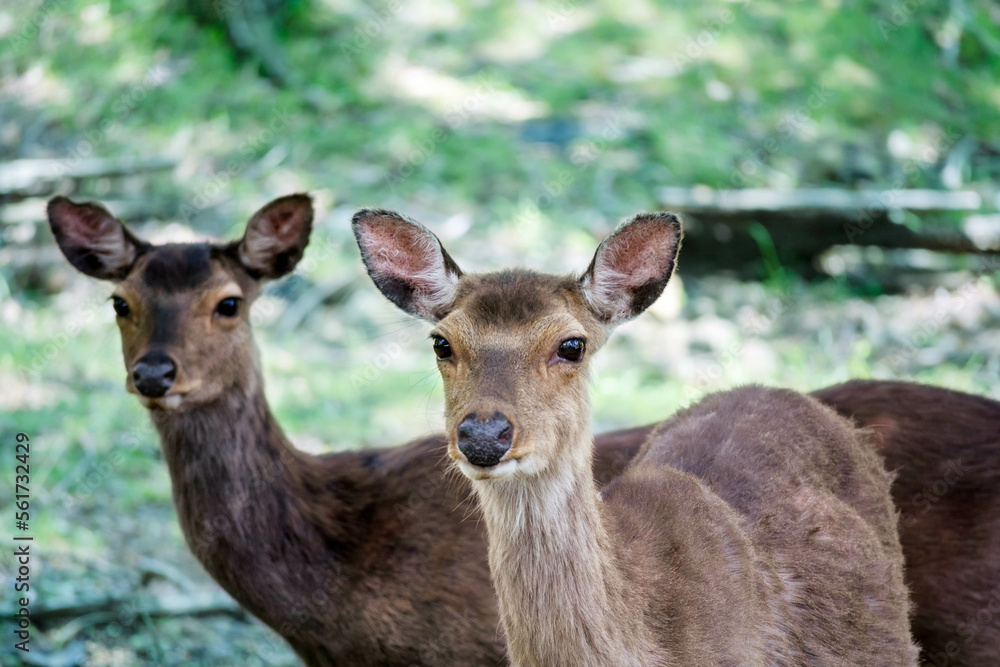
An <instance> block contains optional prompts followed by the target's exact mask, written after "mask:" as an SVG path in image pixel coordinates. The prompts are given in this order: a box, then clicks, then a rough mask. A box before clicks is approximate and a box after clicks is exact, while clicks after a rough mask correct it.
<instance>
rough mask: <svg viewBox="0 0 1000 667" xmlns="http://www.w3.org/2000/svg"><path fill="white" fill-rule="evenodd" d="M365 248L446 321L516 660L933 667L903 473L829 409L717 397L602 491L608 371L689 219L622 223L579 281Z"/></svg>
mask: <svg viewBox="0 0 1000 667" xmlns="http://www.w3.org/2000/svg"><path fill="white" fill-rule="evenodd" d="M354 231H355V236H356V238H357V240H358V244H359V246H360V248H361V254H362V257H363V259H364V262H365V265H366V267H367V269H368V272H369V274H370V275H371V277H372V279H373V280H374V282H375V284H376V285H377V286H378V287H379V289H380V290H381V291H382V292H383V294H385V296H386V297H388V298H389V299H390V300H391V301H392V302H393V303H395V304H396V305H398V306H400V307H401V308H402V309H403V310H405V311H407V312H408V313H410V314H412V315H416V316H418V317H421V318H424V319H426V320H429V321H431V322H433V323H434V330H433V332H432V334H431V338H432V340H433V347H434V351H435V353H436V354H437V358H438V368H439V370H440V372H441V375H442V377H443V379H444V390H445V422H446V426H447V437H448V453H449V455H450V456H451V458H452V459H453V460H454V461H455V463H456V465H457V467H458V468H459V469H460V470H461V471H462V472H463V473H464V474H465V475H466V476H467V477H468V478H469V479H470V480H472V482H473V488H474V490H475V492H476V495H477V496H478V498H479V501H480V505H481V510H482V513H483V516H484V518H485V522H486V527H487V533H488V535H489V562H490V570H491V573H492V577H493V582H494V585H495V587H496V591H497V595H498V598H499V602H500V616H501V619H502V621H503V626H504V630H505V631H506V634H507V642H508V649H509V654H510V658H511V661H512V662H513V664H515V665H539V666H541V665H544V666H547V667H549V666H556V665H566V666H577V665H630V666H631V665H635V666H645V665H733V666H737V665H740V666H743V665H765V664H766V665H789V666H790V665H802V664H816V665H880V666H881V665H913V664H916V659H917V649H916V647H915V646H914V645H913V643H912V641H911V639H910V634H909V625H908V619H907V612H908V600H907V592H906V587H905V585H904V583H903V557H902V552H901V549H900V545H899V539H898V537H897V533H896V512H895V509H894V508H893V505H892V501H891V497H890V494H889V487H890V481H891V477H890V475H889V474H887V473H886V472H885V470H884V469H883V467H882V462H881V460H880V459H879V457H878V456H877V454H876V453H875V451H874V449H873V447H872V445H871V444H870V443H869V442H868V440H867V436H868V435H869V434H868V433H866V432H864V431H861V430H859V429H856V428H855V427H854V426H853V425H852V424H851V423H850V422H849V421H847V420H846V419H844V418H842V417H840V416H838V415H837V414H836V413H835V412H834V411H833V410H831V409H829V408H826V407H824V406H822V405H821V404H820V403H819V402H817V401H816V400H814V399H811V398H808V397H805V396H802V395H799V394H796V393H793V392H790V391H782V390H773V389H764V388H760V387H746V388H743V389H739V390H736V391H732V392H728V393H723V394H716V395H714V396H710V397H709V398H707V399H706V400H704V401H702V402H701V403H700V404H699V405H697V406H695V407H693V408H690V409H688V410H685V411H683V412H682V413H680V414H679V415H677V416H676V417H674V418H673V419H671V420H669V421H668V422H667V423H665V424H664V425H661V426H660V427H658V428H657V429H656V430H655V431H654V433H653V434H652V435H651V436H650V439H649V440H648V441H647V442H646V444H645V445H644V446H643V449H642V450H641V451H640V453H639V454H638V455H637V457H636V459H635V460H634V461H633V462H632V463H631V464H630V465H629V467H628V468H627V469H626V470H625V472H624V473H623V474H622V475H621V476H619V477H618V478H617V479H616V480H614V481H613V482H612V483H611V485H609V486H608V487H607V488H606V489H605V490H604V491H603V492H601V493H600V494H599V493H598V490H597V487H596V486H595V484H594V481H593V478H592V476H591V475H590V473H589V468H590V463H591V459H592V452H593V439H592V436H591V432H590V410H589V404H588V398H587V389H586V383H587V371H588V365H589V358H590V356H591V355H592V354H594V353H595V352H596V351H597V350H598V349H600V347H601V346H602V345H603V343H604V342H605V340H606V339H607V337H608V335H609V333H610V332H611V329H612V328H613V327H614V326H615V325H617V324H619V323H621V322H624V321H626V320H629V319H632V318H633V317H635V316H637V315H638V314H639V313H641V312H642V311H643V310H645V309H646V308H647V307H648V306H649V305H650V304H651V303H653V301H655V300H656V298H657V297H658V296H659V295H660V293H661V292H662V290H663V288H664V286H665V285H666V283H667V280H668V279H669V278H670V275H671V273H672V272H673V269H674V265H675V262H676V256H677V252H678V249H679V247H680V240H681V229H680V222H679V221H678V220H677V218H675V217H674V216H671V215H668V214H649V215H640V216H636V217H635V218H633V219H631V220H629V221H628V222H626V223H624V224H623V225H622V226H621V227H619V228H618V229H617V230H616V231H615V232H614V233H613V234H611V235H610V236H609V237H608V238H606V239H605V240H604V242H603V243H601V245H600V247H599V248H598V250H597V253H596V254H595V256H594V259H593V261H592V262H591V264H590V267H589V268H588V269H587V270H586V272H585V273H584V274H583V276H582V277H581V278H579V279H576V278H572V277H556V276H550V275H540V274H536V273H531V272H528V271H523V270H513V271H511V270H508V271H502V272H499V273H491V274H483V275H463V274H462V272H461V270H460V269H459V268H458V265H457V264H456V263H455V262H454V260H452V259H451V257H450V256H449V255H448V254H447V252H445V250H444V248H443V247H442V246H441V244H440V242H439V241H438V239H437V237H435V236H434V235H433V234H431V233H430V232H429V231H428V230H426V229H425V228H424V227H422V226H420V225H419V224H417V223H415V222H412V221H409V220H407V219H405V218H403V217H400V216H399V215H397V214H395V213H392V212H389V211H382V210H365V211H361V212H359V213H358V214H357V215H356V216H355V218H354Z"/></svg>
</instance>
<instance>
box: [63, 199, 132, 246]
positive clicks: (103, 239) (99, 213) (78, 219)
mask: <svg viewBox="0 0 1000 667" xmlns="http://www.w3.org/2000/svg"><path fill="white" fill-rule="evenodd" d="M54 213H55V219H56V221H57V222H59V229H60V231H61V232H62V235H63V239H64V241H65V242H66V243H67V244H68V245H72V246H78V247H92V246H102V245H105V244H106V243H107V242H108V241H109V240H112V241H117V240H118V239H120V238H122V237H123V235H122V234H121V228H120V225H119V223H118V221H117V220H116V219H115V218H114V217H113V216H112V215H111V214H110V213H108V212H107V211H105V210H104V209H103V208H100V207H99V206H93V205H92V204H72V203H69V202H67V203H61V204H59V205H58V206H57V207H56V210H55V211H54Z"/></svg>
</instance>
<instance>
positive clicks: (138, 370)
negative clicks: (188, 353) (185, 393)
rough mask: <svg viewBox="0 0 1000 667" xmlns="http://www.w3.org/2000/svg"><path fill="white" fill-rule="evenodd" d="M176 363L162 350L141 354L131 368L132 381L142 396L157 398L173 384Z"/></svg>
mask: <svg viewBox="0 0 1000 667" xmlns="http://www.w3.org/2000/svg"><path fill="white" fill-rule="evenodd" d="M175 377H177V365H176V364H175V363H174V360H173V359H171V358H170V357H168V356H167V355H166V354H164V353H163V352H150V353H148V354H145V355H143V356H142V358H141V359H139V361H137V362H136V364H135V367H134V368H133V369H132V383H133V384H135V388H136V390H138V392H139V393H140V394H142V395H143V396H147V397H149V398H159V397H160V396H163V395H164V394H165V393H167V391H168V390H169V389H170V387H172V386H173V384H174V378H175Z"/></svg>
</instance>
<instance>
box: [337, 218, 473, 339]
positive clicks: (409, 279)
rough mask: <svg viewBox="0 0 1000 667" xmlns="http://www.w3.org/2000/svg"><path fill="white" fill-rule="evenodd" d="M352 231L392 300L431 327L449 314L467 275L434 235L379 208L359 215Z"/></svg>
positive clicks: (371, 270)
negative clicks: (432, 323)
mask: <svg viewBox="0 0 1000 667" xmlns="http://www.w3.org/2000/svg"><path fill="white" fill-rule="evenodd" d="M351 226H352V227H353V229H354V238H356V239H357V241H358V247H359V248H360V249H361V259H362V260H364V263H365V267H366V268H367V269H368V275H370V276H371V278H372V280H373V281H374V282H375V286H376V287H378V288H379V290H381V292H382V294H384V295H385V296H386V298H387V299H389V301H392V302H393V303H394V304H396V305H397V306H399V307H400V308H402V309H403V310H405V311H406V312H408V313H409V314H411V315H415V316H417V317H420V318H422V319H425V320H429V321H431V322H437V321H438V320H440V319H441V318H443V317H444V316H445V315H447V314H448V312H449V311H450V310H451V306H452V304H453V303H454V302H455V295H456V292H457V288H458V279H459V278H460V277H461V276H462V270H461V269H459V268H458V265H457V264H455V260H453V259H452V258H451V257H450V256H449V255H448V253H447V252H445V249H444V247H443V246H442V245H441V241H439V240H438V238H437V237H436V236H434V234H432V233H431V232H430V231H429V230H428V229H427V228H426V227H424V226H423V225H421V224H420V223H417V222H414V221H412V220H408V219H406V218H404V217H403V216H401V215H399V214H398V213H393V212H392V211H383V210H379V209H365V210H363V211H358V212H357V213H356V214H355V215H354V219H353V221H352V222H351Z"/></svg>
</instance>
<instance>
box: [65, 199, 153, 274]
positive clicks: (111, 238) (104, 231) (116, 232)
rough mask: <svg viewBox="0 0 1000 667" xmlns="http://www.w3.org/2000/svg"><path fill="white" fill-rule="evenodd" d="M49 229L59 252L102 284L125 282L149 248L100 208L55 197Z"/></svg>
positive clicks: (96, 205) (95, 205) (105, 210)
mask: <svg viewBox="0 0 1000 667" xmlns="http://www.w3.org/2000/svg"><path fill="white" fill-rule="evenodd" d="M48 216H49V226H50V227H51V228H52V234H53V235H54V236H55V237H56V242H57V243H58V244H59V249H60V250H62V253H63V255H65V256H66V259H68V260H69V262H70V264H72V265H73V266H75V267H76V268H77V269H79V270H80V271H81V272H83V273H85V274H87V275H88V276H93V277H94V278H100V279H101V280H122V279H123V278H125V276H126V275H127V274H128V272H129V271H130V270H131V269H132V266H133V264H135V260H136V259H137V258H138V257H139V255H140V254H141V253H142V252H143V251H144V250H145V249H147V248H148V247H149V246H148V245H147V244H145V243H143V242H142V241H140V240H139V239H137V238H136V237H135V236H133V235H132V233H131V232H129V230H128V229H126V227H125V225H123V224H122V223H121V221H119V220H118V219H117V218H115V216H113V215H111V214H110V213H109V212H108V210H107V209H106V208H104V207H103V206H100V205H99V204H93V203H90V202H88V203H83V204H77V203H75V202H73V201H70V200H69V199H67V198H66V197H54V198H52V200H51V201H49V206H48Z"/></svg>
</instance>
